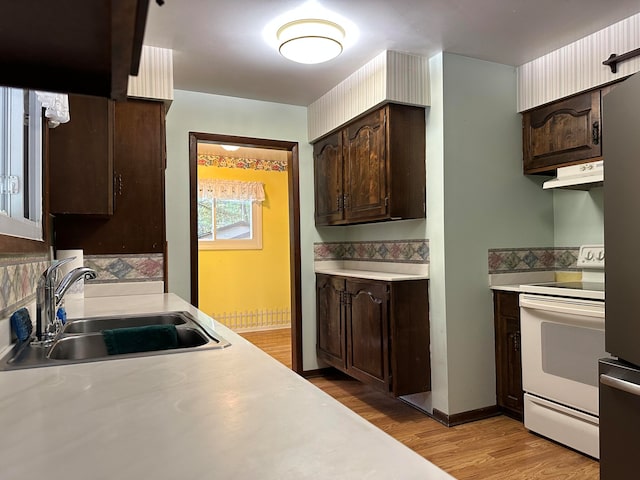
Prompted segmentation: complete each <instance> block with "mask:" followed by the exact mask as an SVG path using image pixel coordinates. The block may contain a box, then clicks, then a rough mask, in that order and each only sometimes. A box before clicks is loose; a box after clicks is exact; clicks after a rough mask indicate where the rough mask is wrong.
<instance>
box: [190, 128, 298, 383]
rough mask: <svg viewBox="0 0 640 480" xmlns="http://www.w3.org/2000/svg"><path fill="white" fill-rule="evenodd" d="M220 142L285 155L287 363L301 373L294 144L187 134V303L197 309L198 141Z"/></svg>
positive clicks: (296, 147) (295, 158)
mask: <svg viewBox="0 0 640 480" xmlns="http://www.w3.org/2000/svg"><path fill="white" fill-rule="evenodd" d="M200 141H202V142H210V143H222V144H232V145H238V146H240V147H251V148H266V149H271V150H284V151H286V152H287V175H288V178H287V182H288V190H289V268H290V279H291V280H290V281H291V285H290V289H291V364H292V370H293V371H294V372H296V373H299V374H302V372H303V368H302V297H301V291H302V288H301V273H300V272H301V260H300V184H299V158H298V142H289V141H283V140H270V139H264V138H251V137H239V136H232V135H218V134H213V133H202V132H189V205H190V208H189V215H190V222H189V224H190V237H189V243H190V257H191V259H190V264H191V303H192V304H193V305H194V306H196V307H197V306H198V288H199V286H198V185H197V181H198V142H200Z"/></svg>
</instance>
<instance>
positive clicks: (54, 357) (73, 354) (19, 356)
mask: <svg viewBox="0 0 640 480" xmlns="http://www.w3.org/2000/svg"><path fill="white" fill-rule="evenodd" d="M150 325H175V327H176V333H177V340H178V342H177V347H176V348H171V349H163V350H151V351H144V352H136V353H126V354H116V355H109V352H108V351H107V346H106V344H105V341H104V338H103V335H102V331H103V330H110V329H116V328H131V327H145V326H150ZM229 345H230V343H229V342H228V341H226V340H225V339H224V338H222V337H221V336H220V335H219V334H218V333H217V332H215V331H213V330H212V329H211V328H209V327H207V326H206V325H202V324H201V323H199V322H198V321H197V320H196V319H195V318H193V316H191V314H189V313H188V312H167V313H154V314H144V315H120V316H109V317H92V318H80V319H76V320H70V321H69V322H67V323H66V324H65V325H64V327H63V328H62V331H61V332H60V334H58V336H57V337H56V339H55V340H54V342H53V343H52V345H51V346H50V347H35V346H32V345H30V344H29V342H28V341H27V342H22V343H19V344H16V346H15V347H14V348H13V349H12V350H11V351H10V352H9V353H8V354H7V355H6V356H5V357H4V358H3V359H2V360H0V369H2V370H13V369H19V368H33V367H45V366H52V365H63V364H67V363H82V362H92V361H98V360H109V359H117V358H125V357H141V356H149V355H163V354H167V353H177V352H184V351H191V350H204V349H221V348H225V347H228V346H229Z"/></svg>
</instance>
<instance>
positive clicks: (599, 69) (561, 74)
mask: <svg viewBox="0 0 640 480" xmlns="http://www.w3.org/2000/svg"><path fill="white" fill-rule="evenodd" d="M638 46H640V13H638V14H635V15H633V16H631V17H628V18H626V19H624V20H621V21H620V22H618V23H614V24H613V25H610V26H608V27H606V28H603V29H602V30H600V31H598V32H596V33H593V34H591V35H588V36H586V37H584V38H582V39H580V40H578V41H576V42H573V43H570V44H569V45H566V46H564V47H562V48H559V49H558V50H555V51H553V52H551V53H549V54H547V55H544V56H542V57H539V58H537V59H535V60H532V61H531V62H528V63H525V64H523V65H521V66H519V67H518V70H517V76H518V107H517V108H518V112H524V111H526V110H529V109H532V108H534V107H538V106H541V105H544V104H547V103H550V102H553V101H556V100H559V99H561V98H565V97H569V96H571V95H574V94H576V93H580V92H584V91H587V90H591V89H593V88H596V87H600V86H603V85H606V84H609V83H612V82H614V81H616V80H621V79H623V78H625V77H627V76H628V75H631V74H633V73H636V72H638V71H640V57H635V58H632V59H629V60H627V61H625V62H624V63H621V64H619V65H618V71H617V73H612V72H611V68H609V67H608V66H606V65H603V64H602V62H603V61H605V60H606V59H607V58H609V56H610V55H611V54H612V53H615V54H618V55H621V54H623V53H626V52H628V51H630V50H634V49H636V48H638Z"/></svg>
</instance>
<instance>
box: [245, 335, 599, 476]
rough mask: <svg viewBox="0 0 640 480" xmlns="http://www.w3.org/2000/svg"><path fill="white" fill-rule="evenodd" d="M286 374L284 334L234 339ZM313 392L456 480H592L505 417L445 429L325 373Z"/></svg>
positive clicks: (586, 469) (585, 464) (579, 459)
mask: <svg viewBox="0 0 640 480" xmlns="http://www.w3.org/2000/svg"><path fill="white" fill-rule="evenodd" d="M240 334H241V335H242V336H243V337H245V338H246V339H247V340H249V341H250V342H252V343H254V344H255V345H257V346H258V347H259V348H262V349H263V350H264V351H266V352H267V353H269V354H270V355H272V356H273V357H275V358H276V359H277V360H279V361H280V362H282V363H284V364H285V365H287V366H288V367H289V368H291V337H290V330H289V329H279V330H267V331H260V332H246V333H240ZM309 381H310V382H311V383H313V384H314V385H316V386H317V387H318V388H320V389H322V390H324V391H325V392H326V393H328V394H329V395H331V396H332V397H334V398H335V399H336V400H338V401H339V402H341V403H343V404H344V405H346V406H347V407H349V408H350V409H351V410H353V411H354V412H356V413H357V414H359V415H360V416H362V417H363V418H365V419H366V420H367V421H369V422H371V423H372V424H374V425H376V426H377V427H378V428H380V429H382V430H384V431H385V432H387V433H388V434H389V435H391V436H392V437H394V438H396V439H397V440H398V441H400V442H402V443H404V444H405V445H407V446H408V447H409V448H411V449H412V450H414V451H416V452H417V453H418V454H420V455H422V456H423V457H424V458H426V459H427V460H429V461H430V462H432V463H434V464H436V465H438V466H439V467H440V468H442V469H443V470H446V471H447V472H449V473H450V474H451V475H453V476H454V477H456V478H457V479H459V480H522V479H527V480H597V479H599V477H600V476H599V464H598V462H597V461H595V460H593V459H591V458H589V457H586V456H584V455H581V454H579V453H577V452H574V451H572V450H569V449H567V448H565V447H563V446H561V445H558V444H556V443H554V442H551V441H549V440H547V439H545V438H543V437H540V436H537V435H535V434H532V433H530V432H528V431H527V430H526V429H525V428H524V426H523V425H522V423H520V422H518V421H516V420H512V419H510V418H508V417H506V416H498V417H493V418H490V419H487V420H481V421H478V422H471V423H467V424H464V425H459V426H456V427H451V428H448V427H445V426H444V425H442V424H440V423H438V422H436V421H435V420H433V419H431V418H430V417H428V416H426V415H425V414H423V413H421V412H419V411H417V410H416V409H414V408H413V407H410V406H408V405H406V404H404V403H402V402H401V401H399V400H397V399H393V398H390V397H388V396H386V395H384V394H382V393H380V392H377V391H375V390H373V389H372V388H370V387H368V386H367V385H364V384H363V383H361V382H359V381H357V380H353V379H351V378H349V377H347V376H346V375H342V374H341V373H339V372H337V371H335V370H331V371H330V373H327V374H324V375H322V376H318V377H314V378H310V379H309Z"/></svg>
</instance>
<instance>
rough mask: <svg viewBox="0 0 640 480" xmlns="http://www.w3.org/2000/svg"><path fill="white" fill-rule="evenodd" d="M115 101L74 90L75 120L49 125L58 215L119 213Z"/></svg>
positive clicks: (53, 207) (52, 205)
mask: <svg viewBox="0 0 640 480" xmlns="http://www.w3.org/2000/svg"><path fill="white" fill-rule="evenodd" d="M114 103H115V102H114V101H113V100H108V99H106V98H101V97H92V96H87V95H69V111H70V112H71V121H69V122H68V123H63V124H60V125H59V126H58V127H56V128H54V129H50V130H49V165H50V166H51V169H50V173H49V178H50V182H51V186H50V188H49V209H50V211H51V213H52V214H80V215H103V216H104V215H112V214H113V204H114V202H113V200H114V198H113V184H114V175H113V141H114V138H113V131H114Z"/></svg>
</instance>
